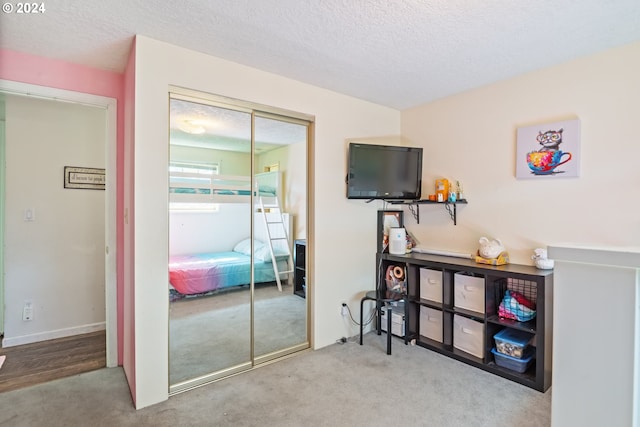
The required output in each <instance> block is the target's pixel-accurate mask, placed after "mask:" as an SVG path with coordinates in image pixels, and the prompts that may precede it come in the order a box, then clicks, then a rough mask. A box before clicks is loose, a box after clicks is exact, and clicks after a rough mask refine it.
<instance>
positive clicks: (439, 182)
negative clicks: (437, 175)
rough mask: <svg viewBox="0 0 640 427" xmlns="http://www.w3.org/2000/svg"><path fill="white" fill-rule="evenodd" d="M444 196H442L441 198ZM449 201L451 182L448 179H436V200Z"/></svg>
mask: <svg viewBox="0 0 640 427" xmlns="http://www.w3.org/2000/svg"><path fill="white" fill-rule="evenodd" d="M441 194H442V196H440V195H441ZM448 199H449V180H448V179H446V178H441V179H436V200H438V201H445V200H448Z"/></svg>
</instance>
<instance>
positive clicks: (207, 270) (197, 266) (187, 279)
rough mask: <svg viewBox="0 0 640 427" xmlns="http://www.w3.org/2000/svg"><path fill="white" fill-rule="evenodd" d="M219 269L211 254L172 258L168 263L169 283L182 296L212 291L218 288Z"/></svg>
mask: <svg viewBox="0 0 640 427" xmlns="http://www.w3.org/2000/svg"><path fill="white" fill-rule="evenodd" d="M220 268H221V267H220V265H219V260H217V259H216V258H213V257H212V256H211V254H195V255H181V256H174V257H171V260H170V262H169V282H170V283H171V285H172V286H173V287H174V288H175V289H176V290H177V291H178V292H180V293H181V294H184V295H191V294H199V293H203V292H209V291H213V290H216V289H218V288H219V287H220V280H219V277H220V272H219V270H220Z"/></svg>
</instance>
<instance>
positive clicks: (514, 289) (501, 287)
mask: <svg viewBox="0 0 640 427" xmlns="http://www.w3.org/2000/svg"><path fill="white" fill-rule="evenodd" d="M537 289H538V288H537V286H536V283H535V282H532V281H529V280H521V279H505V280H501V281H500V282H499V283H498V292H497V293H496V299H497V301H496V306H497V307H498V316H499V317H501V318H503V319H511V320H516V321H519V322H526V321H529V320H532V319H534V318H535V317H536V298H537Z"/></svg>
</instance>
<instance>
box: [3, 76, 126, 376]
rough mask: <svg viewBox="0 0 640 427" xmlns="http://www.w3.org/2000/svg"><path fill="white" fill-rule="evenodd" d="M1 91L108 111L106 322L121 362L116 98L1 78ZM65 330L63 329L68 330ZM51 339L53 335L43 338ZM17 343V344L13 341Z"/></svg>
mask: <svg viewBox="0 0 640 427" xmlns="http://www.w3.org/2000/svg"><path fill="white" fill-rule="evenodd" d="M0 91H3V92H7V93H14V94H17V95H27V96H32V97H36V98H43V99H49V100H55V101H61V102H71V103H75V104H84V105H90V106H93V107H102V108H104V109H105V110H106V122H107V123H106V124H107V126H106V130H105V132H106V144H105V145H106V146H105V150H106V153H105V154H106V179H107V185H106V190H105V246H106V247H105V252H106V253H105V323H104V325H105V326H104V327H103V329H105V328H106V331H107V334H106V335H107V337H106V341H107V342H106V344H107V366H108V367H113V366H117V365H118V299H117V276H118V273H117V267H116V260H117V241H116V237H117V233H116V230H117V227H116V215H117V212H116V200H117V187H116V185H117V180H116V176H117V164H116V158H117V145H118V144H117V142H118V141H117V132H118V121H117V100H116V99H115V98H109V97H105V96H100V95H92V94H88V93H83V92H74V91H69V90H64V89H56V88H51V87H46V86H39V85H34V84H28V83H20V82H14V81H9V80H2V79H0ZM84 328H85V327H84V326H80V327H77V328H70V329H68V330H69V331H76V332H74V333H86V332H77V330H83V329H84ZM66 330H67V329H65V330H64V331H66ZM55 333H56V331H51V332H46V333H42V334H35V335H29V336H28V337H38V336H48V334H55ZM20 339H21V337H15V338H5V339H4V340H3V342H2V345H3V346H9V344H7V342H9V343H12V342H14V341H16V340H18V341H19V340H20ZM44 339H51V338H44ZM12 345H17V344H12Z"/></svg>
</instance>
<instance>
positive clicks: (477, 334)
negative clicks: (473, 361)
mask: <svg viewBox="0 0 640 427" xmlns="http://www.w3.org/2000/svg"><path fill="white" fill-rule="evenodd" d="M484 332H485V331H484V323H481V322H477V321H475V320H473V319H469V318H467V317H464V316H460V315H458V314H454V315H453V346H454V347H455V348H457V349H459V350H462V351H464V352H466V353H469V354H471V355H473V356H476V357H478V358H480V359H483V358H484Z"/></svg>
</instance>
